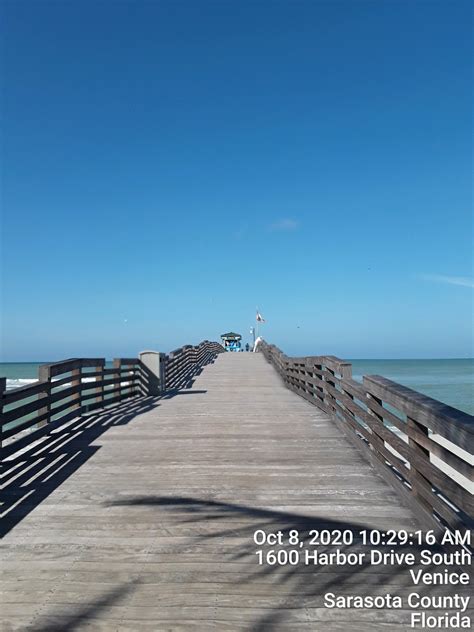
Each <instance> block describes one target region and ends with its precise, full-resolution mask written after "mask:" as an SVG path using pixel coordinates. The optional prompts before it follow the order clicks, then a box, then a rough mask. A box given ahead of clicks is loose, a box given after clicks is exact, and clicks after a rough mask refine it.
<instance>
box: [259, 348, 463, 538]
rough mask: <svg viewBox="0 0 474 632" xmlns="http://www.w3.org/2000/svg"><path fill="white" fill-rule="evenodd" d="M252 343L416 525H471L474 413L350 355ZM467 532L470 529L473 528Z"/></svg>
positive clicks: (458, 526) (452, 527) (459, 526)
mask: <svg viewBox="0 0 474 632" xmlns="http://www.w3.org/2000/svg"><path fill="white" fill-rule="evenodd" d="M260 348H261V350H262V352H263V354H264V356H265V357H266V358H267V360H268V361H269V362H270V363H271V364H272V365H273V366H274V367H275V369H276V370H277V371H278V373H279V374H280V376H281V378H282V380H283V382H284V383H285V384H286V386H287V387H288V388H289V389H291V390H292V391H294V392H295V393H297V394H298V395H300V396H301V397H303V398H304V399H306V400H307V401H309V402H310V403H311V404H313V405H315V406H318V407H319V408H320V409H321V410H323V411H325V412H327V413H328V414H329V415H330V416H331V418H332V419H333V421H334V422H335V423H336V424H337V425H338V426H339V427H340V428H341V430H342V431H343V432H345V433H346V434H347V436H348V438H349V440H350V441H352V442H353V443H354V444H355V445H356V447H358V448H359V449H361V450H363V451H365V454H366V456H367V458H368V459H369V460H370V461H371V462H372V463H373V465H374V467H376V468H377V469H378V470H379V471H380V472H381V473H382V475H383V476H384V477H385V478H386V480H387V481H388V482H389V483H390V484H391V485H393V486H394V487H395V488H396V490H397V491H398V492H399V493H400V494H401V495H403V496H404V498H405V501H406V502H408V503H409V504H410V505H411V506H412V508H413V509H414V511H415V512H416V513H417V514H418V517H419V519H420V520H421V521H422V522H423V524H425V525H427V526H431V527H435V528H439V526H440V525H444V526H448V527H449V528H451V529H456V528H468V529H471V530H474V502H473V491H474V467H473V464H474V455H473V446H474V417H472V416H471V415H468V414H467V413H464V412H462V411H460V410H457V409H455V408H452V407H451V406H448V405H446V404H443V403H442V402H439V401H437V400H435V399H432V398H430V397H426V396H425V395H422V394H421V393H418V392H417V391H414V390H412V389H410V388H407V387H405V386H402V385H401V384H397V383H395V382H392V381H391V380H388V379H386V378H384V377H381V376H378V375H372V376H364V378H363V384H360V383H358V382H355V381H354V380H353V379H352V378H351V376H352V366H351V364H350V362H345V361H343V360H339V359H338V358H335V357H334V356H306V357H302V358H300V357H297V358H295V357H290V356H287V355H285V354H284V353H283V352H282V351H281V350H280V349H278V347H276V346H275V345H269V344H268V343H267V342H265V341H262V342H261V345H260ZM473 532H474V531H473Z"/></svg>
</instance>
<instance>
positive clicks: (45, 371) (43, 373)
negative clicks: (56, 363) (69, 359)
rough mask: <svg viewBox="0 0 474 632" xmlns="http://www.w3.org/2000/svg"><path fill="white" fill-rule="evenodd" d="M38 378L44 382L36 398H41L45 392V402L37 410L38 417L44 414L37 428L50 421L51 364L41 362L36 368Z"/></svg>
mask: <svg viewBox="0 0 474 632" xmlns="http://www.w3.org/2000/svg"><path fill="white" fill-rule="evenodd" d="M38 380H39V381H40V382H43V383H44V392H43V393H40V394H39V395H38V399H41V398H42V397H43V396H44V393H46V398H45V399H46V404H45V406H44V407H43V408H40V409H39V410H38V417H43V416H45V419H43V421H40V422H39V424H38V428H41V427H42V426H45V425H46V424H48V423H49V422H50V421H51V401H50V400H51V388H52V387H51V365H50V364H42V365H40V367H39V369H38Z"/></svg>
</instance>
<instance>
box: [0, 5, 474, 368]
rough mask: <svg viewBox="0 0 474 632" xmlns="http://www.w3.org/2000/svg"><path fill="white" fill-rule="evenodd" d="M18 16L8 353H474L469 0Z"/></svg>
mask: <svg viewBox="0 0 474 632" xmlns="http://www.w3.org/2000/svg"><path fill="white" fill-rule="evenodd" d="M2 14H3V15H2V23H3V27H2V28H3V34H2V39H3V40H4V69H3V72H4V85H3V94H4V97H3V101H4V125H3V129H4V133H3V144H4V151H3V167H2V172H3V190H2V206H3V231H2V232H3V242H2V269H3V281H2V289H3V294H2V312H3V324H2V333H3V344H2V347H3V359H4V360H7V361H8V360H10V361H12V360H19V361H20V360H24V361H27V360H44V361H46V360H53V359H58V358H63V357H68V356H87V355H89V356H106V357H112V356H120V355H122V356H123V355H135V354H136V353H137V352H138V351H139V350H141V349H143V348H155V349H160V350H164V351H166V350H169V349H171V348H174V347H177V346H179V345H181V344H184V343H190V342H198V341H199V340H201V339H203V338H209V339H216V337H217V336H218V335H219V334H220V333H222V332H223V331H228V330H229V329H232V330H236V331H240V332H241V333H243V334H244V338H245V337H247V334H248V332H249V328H250V326H251V325H253V323H254V318H255V307H256V305H258V306H259V308H260V311H261V312H262V314H263V315H264V317H265V318H266V320H267V323H266V324H265V325H264V326H263V331H264V335H265V337H266V338H267V340H269V341H271V342H274V343H276V344H278V345H279V346H280V347H281V348H283V349H284V350H285V351H287V352H288V353H290V354H305V355H309V354H318V353H332V354H335V355H339V356H341V357H365V358H371V357H372V358H374V357H381V358H397V357H412V358H413V357H414V358H417V357H467V356H472V355H473V336H472V319H473V281H472V277H473V269H472V265H473V260H472V251H473V221H472V193H471V186H472V180H471V174H472V158H471V136H472V124H471V105H472V101H471V72H472V62H471V59H472V31H471V28H472V27H471V19H472V16H471V10H470V3H469V2H459V1H453V2H430V1H418V2H417V1H411V0H410V1H408V0H407V1H403V0H402V1H398V0H397V1H395V2H389V1H384V0H381V1H379V0H377V1H373V2H365V1H362V0H361V1H355V0H350V1H349V2H344V1H336V2H316V1H313V2H204V1H201V0H200V1H199V2H195V1H192V2H191V1H182V2H126V1H125V2H112V1H104V2H96V1H94V2H87V1H84V0H81V2H79V1H74V2H42V1H36V0H35V1H34V2H25V1H21V0H20V1H18V2H7V3H3V5H2ZM248 337H249V338H250V335H248Z"/></svg>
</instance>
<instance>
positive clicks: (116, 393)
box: [0, 340, 223, 461]
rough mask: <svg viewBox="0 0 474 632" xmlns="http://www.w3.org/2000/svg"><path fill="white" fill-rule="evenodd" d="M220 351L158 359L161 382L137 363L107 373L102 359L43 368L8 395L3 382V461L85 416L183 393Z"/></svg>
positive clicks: (181, 352) (205, 348) (123, 361)
mask: <svg viewBox="0 0 474 632" xmlns="http://www.w3.org/2000/svg"><path fill="white" fill-rule="evenodd" d="M221 351H223V348H222V346H221V345H220V344H219V343H216V342H209V341H208V340H204V341H203V342H201V343H200V344H199V345H196V346H191V345H186V346H185V347H181V348H180V349H176V350H175V351H173V352H171V353H170V354H157V355H159V356H160V359H161V363H160V364H161V368H160V376H157V375H155V374H153V373H152V371H150V368H149V367H148V366H147V365H146V364H145V363H144V362H142V360H140V359H139V358H118V359H115V360H114V361H113V363H112V366H109V367H107V366H106V361H105V359H104V358H73V359H69V360H64V361H62V362H56V363H53V364H44V365H41V366H40V368H39V375H38V381H37V382H35V383H33V384H29V385H27V386H21V387H19V388H14V389H11V390H6V378H0V397H1V400H0V406H1V440H2V453H1V456H2V461H3V459H6V458H8V457H11V455H15V454H16V453H19V452H22V451H25V450H27V449H28V448H29V446H31V445H32V444H33V443H35V442H36V440H38V439H40V438H41V437H43V436H44V435H46V434H48V433H50V432H51V431H52V430H54V429H55V428H57V427H58V426H62V425H63V424H66V423H68V422H69V421H71V420H72V419H75V418H77V417H79V416H81V415H83V414H85V413H89V412H91V411H94V410H96V409H100V408H105V407H108V406H111V405H114V404H117V403H119V402H121V401H122V400H124V399H127V398H132V397H145V396H148V395H156V394H157V392H159V393H162V394H165V393H166V392H167V391H168V390H170V389H176V388H183V387H185V386H186V385H187V384H189V382H190V380H192V378H193V376H194V375H196V374H197V373H198V372H199V370H200V368H201V367H202V366H204V365H205V364H207V363H209V362H211V361H212V360H213V359H214V358H215V357H216V355H217V354H218V353H220V352H221ZM160 381H161V383H159V382H160ZM157 383H158V390H157Z"/></svg>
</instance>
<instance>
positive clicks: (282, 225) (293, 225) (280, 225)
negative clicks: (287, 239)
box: [269, 217, 300, 231]
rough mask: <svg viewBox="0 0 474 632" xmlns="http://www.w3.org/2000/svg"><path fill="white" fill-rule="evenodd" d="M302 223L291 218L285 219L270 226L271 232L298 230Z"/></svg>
mask: <svg viewBox="0 0 474 632" xmlns="http://www.w3.org/2000/svg"><path fill="white" fill-rule="evenodd" d="M299 225H300V223H299V222H298V221H296V220H295V219H291V218H290V217H286V218H284V219H280V220H278V221H277V222H274V223H273V224H270V226H269V229H270V230H279V231H291V230H296V229H297V228H298V227H299Z"/></svg>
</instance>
